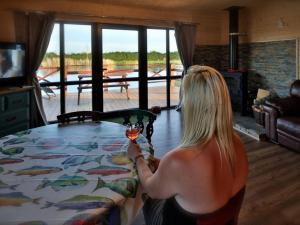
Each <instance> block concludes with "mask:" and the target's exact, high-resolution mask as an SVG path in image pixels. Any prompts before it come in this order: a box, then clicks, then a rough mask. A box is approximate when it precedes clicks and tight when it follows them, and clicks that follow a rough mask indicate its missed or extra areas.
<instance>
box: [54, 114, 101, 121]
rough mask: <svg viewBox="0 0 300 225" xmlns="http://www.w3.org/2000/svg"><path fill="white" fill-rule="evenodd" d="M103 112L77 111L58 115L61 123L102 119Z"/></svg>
mask: <svg viewBox="0 0 300 225" xmlns="http://www.w3.org/2000/svg"><path fill="white" fill-rule="evenodd" d="M101 115H102V114H101V113H100V112H97V111H77V112H69V113H64V114H61V115H58V116H57V120H58V122H59V123H62V124H64V123H70V122H73V121H77V122H84V121H86V120H92V121H100V119H101Z"/></svg>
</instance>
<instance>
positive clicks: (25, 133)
mask: <svg viewBox="0 0 300 225" xmlns="http://www.w3.org/2000/svg"><path fill="white" fill-rule="evenodd" d="M30 133H31V130H30V129H29V130H22V131H19V132H17V133H15V134H14V135H15V136H17V137H23V136H25V135H28V134H30Z"/></svg>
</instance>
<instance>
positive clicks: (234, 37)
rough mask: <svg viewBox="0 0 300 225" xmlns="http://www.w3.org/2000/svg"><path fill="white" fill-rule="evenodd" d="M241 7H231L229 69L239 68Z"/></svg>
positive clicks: (229, 9)
mask: <svg viewBox="0 0 300 225" xmlns="http://www.w3.org/2000/svg"><path fill="white" fill-rule="evenodd" d="M239 9H240V7H238V6H232V7H229V8H228V9H227V10H228V11H229V69H230V70H238V68H239V58H238V50H239Z"/></svg>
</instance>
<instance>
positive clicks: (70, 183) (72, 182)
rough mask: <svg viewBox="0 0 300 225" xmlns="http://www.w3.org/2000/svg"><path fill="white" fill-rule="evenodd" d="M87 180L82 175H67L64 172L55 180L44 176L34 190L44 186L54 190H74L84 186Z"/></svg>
mask: <svg viewBox="0 0 300 225" xmlns="http://www.w3.org/2000/svg"><path fill="white" fill-rule="evenodd" d="M88 182H89V181H88V180H87V179H85V178H84V177H82V176H76V175H75V176H68V175H67V174H64V175H62V176H60V177H59V178H58V179H57V180H55V181H50V180H48V179H47V178H45V179H44V180H43V181H42V183H41V184H40V185H39V186H37V188H36V189H35V191H38V190H41V189H43V188H46V187H51V188H52V189H53V190H54V191H61V190H74V189H76V188H81V187H83V186H85V185H86V184H87V183H88Z"/></svg>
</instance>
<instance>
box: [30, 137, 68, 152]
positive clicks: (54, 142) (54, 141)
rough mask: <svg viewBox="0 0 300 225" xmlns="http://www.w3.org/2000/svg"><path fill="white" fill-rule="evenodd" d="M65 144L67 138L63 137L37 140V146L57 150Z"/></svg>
mask: <svg viewBox="0 0 300 225" xmlns="http://www.w3.org/2000/svg"><path fill="white" fill-rule="evenodd" d="M64 144H65V140H64V139H63V138H43V139H42V140H41V141H39V142H37V143H36V145H35V146H38V147H40V148H42V149H45V150H55V149H60V148H61V147H62V146H64Z"/></svg>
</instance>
